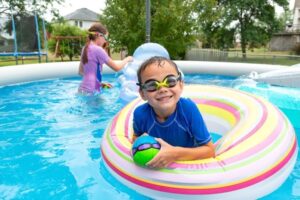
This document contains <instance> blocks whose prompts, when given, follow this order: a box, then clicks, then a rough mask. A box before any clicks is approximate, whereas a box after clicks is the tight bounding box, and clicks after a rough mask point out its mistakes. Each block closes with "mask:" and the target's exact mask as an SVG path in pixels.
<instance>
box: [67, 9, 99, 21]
mask: <svg viewBox="0 0 300 200" xmlns="http://www.w3.org/2000/svg"><path fill="white" fill-rule="evenodd" d="M64 18H65V19H66V20H82V21H99V14H97V13H95V12H94V11H91V10H89V9H87V8H80V9H77V10H75V11H74V12H72V13H70V14H67V15H66V16H64Z"/></svg>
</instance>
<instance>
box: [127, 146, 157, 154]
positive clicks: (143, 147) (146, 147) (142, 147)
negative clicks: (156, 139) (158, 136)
mask: <svg viewBox="0 0 300 200" xmlns="http://www.w3.org/2000/svg"><path fill="white" fill-rule="evenodd" d="M150 148H154V149H160V144H159V143H154V144H149V143H147V144H141V145H140V146H138V147H136V148H132V151H131V152H132V156H134V154H136V152H137V151H143V150H147V149H150Z"/></svg>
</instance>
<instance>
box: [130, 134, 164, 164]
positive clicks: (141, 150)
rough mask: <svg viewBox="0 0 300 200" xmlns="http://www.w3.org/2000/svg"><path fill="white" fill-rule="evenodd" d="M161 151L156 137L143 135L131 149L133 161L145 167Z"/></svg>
mask: <svg viewBox="0 0 300 200" xmlns="http://www.w3.org/2000/svg"><path fill="white" fill-rule="evenodd" d="M159 150H160V144H159V143H158V142H157V141H156V140H155V138H154V137H152V136H149V135H143V136H140V137H138V138H137V139H136V140H135V141H134V143H133V145H132V149H131V154H132V158H133V161H134V162H135V163H136V164H137V165H140V166H143V167H145V166H146V164H147V162H149V161H150V160H152V158H154V157H155V156H156V154H157V153H158V152H159Z"/></svg>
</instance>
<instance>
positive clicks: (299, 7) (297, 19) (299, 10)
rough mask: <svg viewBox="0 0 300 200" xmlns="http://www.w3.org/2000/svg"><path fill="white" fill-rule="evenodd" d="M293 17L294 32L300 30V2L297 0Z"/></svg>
mask: <svg viewBox="0 0 300 200" xmlns="http://www.w3.org/2000/svg"><path fill="white" fill-rule="evenodd" d="M293 15H294V17H293V24H292V27H291V29H292V30H293V31H297V30H300V0H295V4H294V9H293Z"/></svg>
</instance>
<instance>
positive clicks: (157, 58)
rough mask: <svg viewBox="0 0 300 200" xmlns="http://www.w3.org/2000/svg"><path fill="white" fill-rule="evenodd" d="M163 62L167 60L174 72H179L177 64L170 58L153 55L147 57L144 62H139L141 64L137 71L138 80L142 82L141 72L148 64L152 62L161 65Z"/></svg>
mask: <svg viewBox="0 0 300 200" xmlns="http://www.w3.org/2000/svg"><path fill="white" fill-rule="evenodd" d="M165 62H168V63H169V64H170V65H171V66H173V67H174V68H175V69H176V72H177V73H178V74H180V72H179V69H178V66H177V65H176V63H175V62H173V61H172V60H170V59H168V58H165V57H162V56H154V57H151V58H149V59H148V60H146V61H145V62H143V63H142V64H141V66H140V67H139V69H138V71H137V77H138V82H139V83H142V77H141V74H142V72H143V71H144V70H145V69H146V68H147V67H148V66H150V65H152V64H157V66H159V67H163V66H164V63H165Z"/></svg>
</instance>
